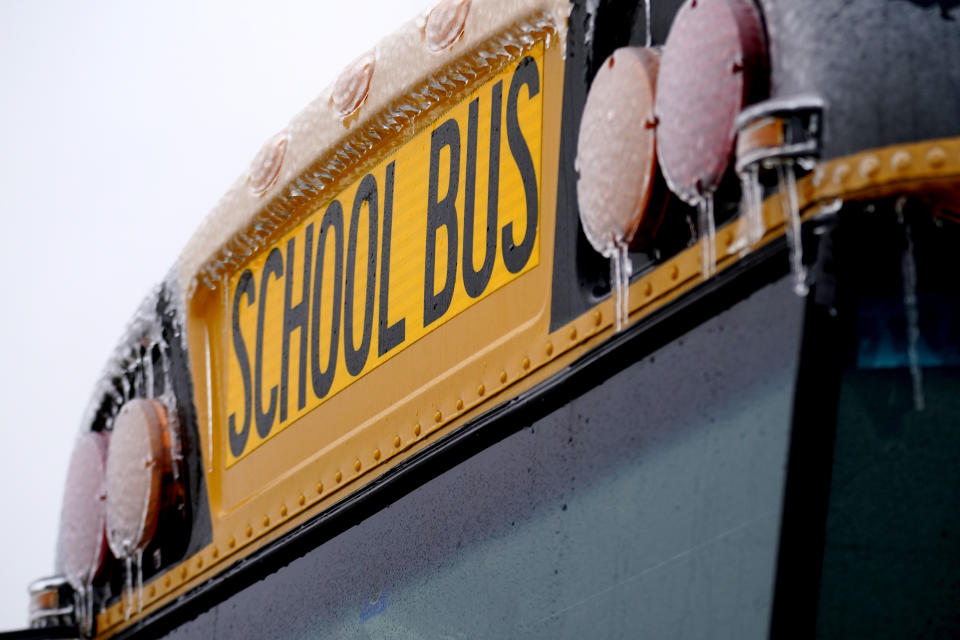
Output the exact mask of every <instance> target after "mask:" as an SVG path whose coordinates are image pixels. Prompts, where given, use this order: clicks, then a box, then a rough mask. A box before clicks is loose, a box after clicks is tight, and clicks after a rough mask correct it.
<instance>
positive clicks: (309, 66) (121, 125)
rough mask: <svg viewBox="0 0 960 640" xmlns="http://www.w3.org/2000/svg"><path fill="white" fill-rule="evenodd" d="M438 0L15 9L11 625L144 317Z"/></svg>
mask: <svg viewBox="0 0 960 640" xmlns="http://www.w3.org/2000/svg"><path fill="white" fill-rule="evenodd" d="M428 1H429V0H391V1H384V0H379V1H378V0H349V1H347V2H341V1H338V2H331V1H329V0H312V1H304V2H292V1H284V2H280V1H277V0H273V1H272V2H269V3H265V2H264V3H255V2H238V1H229V2H227V1H224V2H219V3H216V2H207V3H201V2H196V1H194V2H188V1H184V0H180V1H171V0H167V1H166V2H162V3H155V2H154V3H149V4H148V3H136V4H135V3H130V2H120V1H113V2H65V1H61V2H53V1H49V0H47V1H44V2H37V1H31V0H3V2H0V225H2V227H0V229H2V231H0V280H2V284H0V310H2V313H0V436H2V439H0V514H2V516H3V526H2V527H0V629H11V628H17V627H23V626H25V624H26V617H27V597H26V588H27V584H28V583H29V582H30V581H32V580H33V579H35V578H39V577H44V576H47V575H49V574H51V573H52V571H53V554H54V545H55V540H56V531H57V525H58V520H59V512H60V500H61V496H62V493H63V481H64V477H65V474H66V466H67V462H68V459H69V455H70V450H71V446H72V442H73V438H74V437H75V435H76V433H77V430H78V428H79V426H80V424H79V423H80V419H81V416H82V413H83V411H84V408H85V407H86V403H87V400H88V398H89V394H90V393H91V391H92V387H93V383H94V381H95V379H96V378H97V375H98V374H99V372H100V369H101V367H102V366H103V364H104V363H105V360H106V357H107V355H108V354H109V353H110V350H111V349H112V348H113V346H114V345H115V344H116V341H117V339H118V338H119V336H120V334H121V331H122V330H123V327H124V325H125V323H126V321H127V320H128V319H129V318H130V316H131V315H132V314H133V311H134V309H135V308H136V307H137V305H138V304H139V302H140V301H141V299H142V298H143V297H144V296H145V295H146V294H147V292H148V291H149V289H150V287H151V286H152V285H153V284H155V283H156V282H158V281H159V280H160V279H161V278H162V277H163V275H164V274H165V273H166V271H167V269H169V267H170V266H171V265H172V262H173V259H174V257H175V256H176V255H177V253H178V251H179V249H180V248H181V247H182V246H183V244H184V243H185V242H186V240H187V238H188V237H189V236H190V234H191V233H192V232H193V230H194V229H195V228H196V226H197V224H198V223H199V221H200V220H201V218H202V217H203V216H204V214H205V213H206V212H207V211H208V210H209V209H210V208H211V207H212V206H213V204H214V203H215V202H216V201H217V199H218V198H219V197H220V195H221V194H222V193H223V192H224V191H226V189H227V187H228V186H229V185H230V184H231V183H232V182H233V180H234V179H235V178H236V177H237V176H239V175H240V174H241V173H243V172H244V171H245V169H246V167H247V166H248V164H249V161H250V159H251V158H252V157H253V155H254V154H255V153H256V151H257V150H258V149H259V147H260V145H261V143H262V142H263V141H264V140H266V139H267V138H269V137H270V136H271V135H273V134H274V133H275V132H276V131H278V130H279V129H281V128H283V126H284V125H285V124H286V122H287V120H288V119H289V118H290V117H291V116H292V115H294V114H295V113H296V112H297V111H299V110H300V109H301V108H302V107H303V106H304V105H306V104H307V103H308V102H309V101H310V100H311V99H312V98H313V97H315V96H316V95H317V94H319V93H320V91H321V90H322V89H323V88H324V87H325V86H326V85H327V84H328V83H329V82H330V81H332V80H333V78H335V76H336V75H337V73H338V72H339V70H340V69H341V68H342V67H343V66H344V65H345V64H346V63H348V62H349V61H350V60H352V59H353V58H354V57H356V56H357V55H359V54H360V53H362V52H363V51H365V50H366V49H368V48H370V47H371V46H372V45H373V44H375V43H376V41H377V40H379V39H380V38H381V37H382V36H383V35H385V34H387V33H389V32H390V31H392V30H393V29H395V28H396V27H397V26H399V25H400V24H402V23H403V22H405V21H406V20H408V19H412V18H413V17H415V15H416V14H417V13H418V12H419V11H421V10H422V9H423V8H424V7H425V6H426V4H427V2H428Z"/></svg>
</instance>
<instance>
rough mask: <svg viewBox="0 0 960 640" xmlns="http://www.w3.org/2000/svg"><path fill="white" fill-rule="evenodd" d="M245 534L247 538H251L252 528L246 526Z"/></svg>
mask: <svg viewBox="0 0 960 640" xmlns="http://www.w3.org/2000/svg"><path fill="white" fill-rule="evenodd" d="M246 534H247V537H248V538H249V537H251V536H252V535H253V527H251V526H250V525H247V531H246Z"/></svg>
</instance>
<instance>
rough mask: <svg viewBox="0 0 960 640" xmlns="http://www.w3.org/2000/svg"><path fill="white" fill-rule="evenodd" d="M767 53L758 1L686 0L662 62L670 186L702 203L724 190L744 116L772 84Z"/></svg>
mask: <svg viewBox="0 0 960 640" xmlns="http://www.w3.org/2000/svg"><path fill="white" fill-rule="evenodd" d="M767 67H768V65H767V51H766V42H765V38H764V33H763V23H762V21H761V18H760V14H759V12H758V10H757V8H756V6H755V5H754V3H753V2H751V0H687V2H686V3H685V4H684V5H683V7H681V9H680V11H679V12H678V13H677V17H676V18H675V20H674V22H673V26H672V27H671V29H670V34H669V36H668V37H667V43H666V45H665V46H664V50H663V59H662V61H661V63H660V76H659V80H658V83H657V103H656V112H657V116H658V117H659V119H660V123H659V129H658V136H659V137H658V146H657V150H658V153H659V157H660V167H661V169H662V170H663V173H664V177H665V178H666V180H667V185H668V186H669V187H670V189H671V190H672V191H673V192H674V193H676V194H677V195H679V196H680V197H681V198H682V199H683V200H685V201H686V202H688V203H691V204H695V203H697V202H699V201H701V200H702V199H703V198H705V197H706V196H707V195H709V194H712V193H713V191H714V190H715V189H716V188H717V185H719V183H720V180H721V178H722V177H723V174H724V172H725V171H726V169H727V166H728V165H729V163H730V158H731V155H732V153H733V146H734V141H735V139H736V127H735V122H736V119H737V115H738V114H739V113H740V111H741V110H742V109H743V107H744V106H746V105H747V104H748V103H749V102H751V101H752V100H753V99H755V97H757V96H756V95H755V94H756V93H758V90H763V89H765V87H766V85H767Z"/></svg>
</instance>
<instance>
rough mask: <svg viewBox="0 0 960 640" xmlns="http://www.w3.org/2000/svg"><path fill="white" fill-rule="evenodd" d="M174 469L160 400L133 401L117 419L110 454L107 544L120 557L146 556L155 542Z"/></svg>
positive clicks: (107, 481) (125, 406)
mask: <svg viewBox="0 0 960 640" xmlns="http://www.w3.org/2000/svg"><path fill="white" fill-rule="evenodd" d="M169 466H170V436H169V429H168V423H167V411H166V409H165V408H164V406H163V405H162V404H161V403H160V402H159V401H157V400H151V399H146V398H136V399H134V400H130V401H129V402H127V403H126V404H124V405H123V407H121V408H120V412H119V413H118V414H117V417H116V419H115V420H114V424H113V435H112V437H111V440H110V451H109V453H108V455H107V473H106V488H107V500H106V506H107V509H106V512H107V540H108V541H109V543H110V549H111V550H112V551H113V553H114V554H115V555H116V556H117V557H118V558H129V557H131V556H132V555H134V554H135V553H137V552H139V551H142V550H143V549H144V548H145V547H146V546H147V544H148V543H149V542H150V539H151V538H152V537H153V533H154V531H155V530H156V527H157V517H158V515H159V513H160V508H161V506H162V499H161V492H162V489H163V486H162V483H163V475H164V470H165V469H166V468H168V467H169Z"/></svg>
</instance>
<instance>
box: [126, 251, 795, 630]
mask: <svg viewBox="0 0 960 640" xmlns="http://www.w3.org/2000/svg"><path fill="white" fill-rule="evenodd" d="M785 254H786V251H785V243H784V241H783V239H780V240H778V241H776V242H773V243H771V244H769V245H767V246H765V247H763V248H761V249H759V250H758V251H756V252H754V253H752V254H750V255H748V256H747V257H745V258H744V259H742V260H740V261H739V262H738V263H737V264H735V265H734V266H732V267H731V268H730V269H727V270H726V271H724V272H722V273H721V274H719V275H718V276H717V277H716V278H714V279H713V280H711V281H710V282H708V283H707V284H705V285H701V286H700V287H697V288H696V289H694V290H692V291H690V292H689V293H687V294H686V295H684V296H683V297H681V298H680V299H679V300H677V301H676V302H675V303H673V304H671V305H670V306H668V307H666V308H663V309H660V310H659V311H657V312H655V313H654V314H652V315H651V316H649V317H647V318H644V319H643V320H641V321H640V322H639V323H637V324H636V325H634V326H633V327H630V328H629V329H628V330H626V331H624V332H623V333H620V334H618V335H616V336H614V337H612V338H611V339H609V340H608V341H607V342H604V343H603V344H601V345H599V346H598V347H597V348H596V349H594V350H593V351H591V352H590V353H588V354H587V355H585V356H583V357H582V358H580V359H579V360H578V361H576V362H575V363H573V364H571V365H570V366H569V367H568V368H566V369H564V370H563V371H561V372H560V373H558V374H557V375H555V376H553V377H552V378H550V379H549V380H546V381H544V382H542V383H540V384H539V385H537V386H536V387H534V388H533V389H531V390H530V391H528V392H526V393H524V394H522V395H520V396H518V397H516V398H514V399H512V400H509V401H507V402H505V403H504V404H502V405H500V406H498V407H496V408H494V409H491V410H490V411H488V412H487V413H485V414H483V415H481V416H479V417H478V418H477V419H475V420H474V421H472V422H470V423H468V424H466V425H464V426H463V427H461V428H460V429H459V430H457V431H455V432H454V433H451V434H450V435H448V436H446V437H444V438H443V439H441V440H439V441H438V442H436V443H434V444H432V445H431V446H430V447H428V448H426V449H424V450H423V451H420V452H418V453H416V454H414V455H413V456H411V457H410V458H409V459H407V460H405V461H403V462H401V463H400V464H398V465H397V466H396V467H394V468H393V469H391V470H389V471H387V472H386V473H384V474H383V475H382V476H381V477H379V478H377V479H376V480H373V481H371V482H370V484H368V485H366V486H364V487H362V488H360V489H358V490H357V491H356V492H355V493H353V494H352V495H350V496H347V497H346V498H344V499H343V500H342V501H341V502H339V503H338V504H336V505H334V506H333V507H331V508H329V509H328V510H327V511H325V512H323V513H321V514H320V515H318V516H317V517H316V518H314V519H313V520H311V521H310V522H307V523H305V524H304V525H302V526H300V527H299V528H297V529H295V530H293V531H291V532H290V533H289V534H287V535H286V536H285V537H284V538H282V539H280V540H276V541H274V542H271V543H269V544H268V545H266V546H264V547H263V548H261V549H260V550H258V551H256V552H254V553H253V554H252V555H250V556H248V557H247V558H244V559H243V560H240V561H239V562H237V564H235V565H234V566H232V567H230V568H228V569H226V570H224V571H223V572H222V573H221V574H219V575H218V576H215V577H213V578H211V579H210V580H208V581H207V582H205V583H204V584H202V585H200V586H198V587H197V588H196V589H194V590H193V591H191V592H189V593H188V594H186V595H184V596H182V597H180V598H179V599H178V600H176V601H175V602H173V603H171V604H170V605H168V606H167V607H166V608H165V609H163V610H161V611H159V612H157V613H154V614H152V615H150V616H147V617H146V618H144V619H143V620H142V621H141V622H140V623H139V624H137V625H135V626H133V627H131V628H129V629H126V630H124V631H122V632H120V633H119V634H118V635H117V636H116V637H117V638H132V637H138V638H147V637H156V636H160V635H163V634H165V633H167V632H169V631H171V630H173V629H174V628H176V627H178V626H180V625H182V624H183V623H184V622H185V621H187V620H189V619H191V618H193V617H196V616H197V615H199V614H201V613H203V612H204V611H206V610H207V609H209V608H210V607H212V606H214V605H216V604H217V603H219V602H222V601H224V600H225V599H226V598H228V597H230V596H231V595H233V594H234V593H237V592H239V591H241V590H243V589H245V588H246V587H248V586H249V585H251V584H253V583H255V582H257V581H259V580H261V579H262V578H263V577H265V576H267V575H269V574H271V573H273V572H274V571H276V570H277V569H278V568H280V567H282V566H285V565H287V564H289V563H290V562H292V561H293V560H296V559H297V558H299V557H301V556H303V555H304V554H306V553H308V552H309V551H310V550H312V549H314V548H316V547H317V546H319V545H321V544H323V543H324V542H325V541H327V540H329V539H331V538H333V537H334V536H336V535H338V534H339V533H341V532H342V531H345V530H346V529H348V528H350V527H352V526H355V525H357V524H359V523H360V522H362V521H363V520H364V519H366V518H368V517H369V516H371V515H373V514H374V513H376V512H378V511H380V510H382V509H384V508H385V507H387V506H389V505H390V504H391V503H393V502H395V501H396V500H398V499H400V498H402V497H403V496H405V495H407V494H408V493H410V492H412V491H413V490H415V489H416V488H417V487H419V486H421V485H422V484H424V483H426V482H427V481H429V480H431V479H433V478H435V477H437V476H439V475H440V474H441V473H443V472H445V471H447V470H448V469H450V468H452V467H454V466H456V465H457V464H459V463H460V462H462V461H463V460H465V459H467V458H469V457H470V456H472V455H475V454H476V453H478V452H479V451H482V450H483V449H485V448H487V447H489V446H490V445H492V444H494V443H496V442H499V441H500V440H502V439H504V438H505V437H507V436H509V435H511V434H513V433H516V432H517V431H519V430H520V429H522V428H524V427H526V426H528V425H530V424H531V423H533V422H534V421H536V420H538V419H539V418H541V417H543V416H545V415H547V414H549V413H551V412H553V411H555V410H556V409H557V408H558V407H560V406H563V405H565V404H567V403H568V402H569V401H570V400H571V399H572V398H574V397H577V396H579V395H581V394H583V393H585V392H587V391H589V390H590V389H592V388H594V387H596V386H598V385H600V384H602V383H603V382H604V381H605V380H607V379H608V378H610V377H611V376H613V375H615V374H616V373H618V372H620V371H622V370H623V369H625V368H626V367H627V366H629V365H630V364H632V363H634V362H637V361H638V360H640V359H642V358H644V357H645V356H647V355H649V354H650V353H652V352H653V351H655V350H657V349H658V348H660V347H662V346H663V345H665V344H667V343H669V342H671V341H672V340H674V339H676V338H678V337H680V336H682V335H683V334H685V333H686V332H687V331H689V330H690V329H692V328H693V327H695V326H697V325H699V324H700V323H702V322H703V321H705V320H706V319H708V318H711V317H713V316H715V315H716V314H718V313H720V312H721V311H723V310H725V309H727V308H729V307H731V306H733V305H734V304H735V303H737V302H739V301H741V300H743V299H744V298H746V297H748V296H749V295H750V294H751V293H753V292H754V291H756V290H757V289H759V288H761V287H763V286H765V285H767V284H770V283H772V282H774V281H776V280H779V279H780V278H782V277H783V276H785V275H786V273H787V259H786V256H785Z"/></svg>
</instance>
